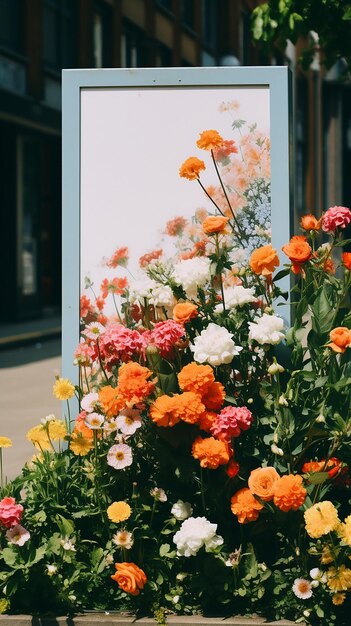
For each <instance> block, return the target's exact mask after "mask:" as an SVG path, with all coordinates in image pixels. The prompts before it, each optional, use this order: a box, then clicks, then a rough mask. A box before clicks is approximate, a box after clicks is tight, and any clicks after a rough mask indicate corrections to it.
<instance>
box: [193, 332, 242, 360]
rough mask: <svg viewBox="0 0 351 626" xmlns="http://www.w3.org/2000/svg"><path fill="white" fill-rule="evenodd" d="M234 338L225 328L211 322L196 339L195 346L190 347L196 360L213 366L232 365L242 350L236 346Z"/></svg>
mask: <svg viewBox="0 0 351 626" xmlns="http://www.w3.org/2000/svg"><path fill="white" fill-rule="evenodd" d="M232 337H233V335H232V334H231V333H229V332H228V331H227V329H226V328H224V326H218V324H213V323H212V322H211V324H209V325H208V326H207V328H205V330H203V331H202V332H201V333H200V335H199V336H198V337H195V339H194V344H190V346H189V347H190V350H191V351H192V352H193V353H194V360H195V361H197V362H198V363H209V364H210V365H213V366H217V365H221V364H222V363H231V362H232V360H233V358H234V357H235V356H237V355H238V354H239V352H240V351H241V350H242V348H241V347H240V346H236V345H235V343H234V341H233V339H232Z"/></svg>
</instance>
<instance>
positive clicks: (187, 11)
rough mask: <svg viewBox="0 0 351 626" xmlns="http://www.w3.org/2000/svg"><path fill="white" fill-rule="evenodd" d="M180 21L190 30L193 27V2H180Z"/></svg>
mask: <svg viewBox="0 0 351 626" xmlns="http://www.w3.org/2000/svg"><path fill="white" fill-rule="evenodd" d="M181 21H182V23H183V24H184V26H188V28H191V29H192V30H193V29H194V27H195V4H194V0H182V4H181Z"/></svg>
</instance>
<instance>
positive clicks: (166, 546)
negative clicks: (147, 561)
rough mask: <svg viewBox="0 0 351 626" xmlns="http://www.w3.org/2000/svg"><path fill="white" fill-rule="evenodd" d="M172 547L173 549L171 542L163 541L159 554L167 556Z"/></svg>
mask: <svg viewBox="0 0 351 626" xmlns="http://www.w3.org/2000/svg"><path fill="white" fill-rule="evenodd" d="M170 549H171V546H170V545H169V543H163V544H162V546H160V550H159V555H160V556H166V554H168V552H169V551H170Z"/></svg>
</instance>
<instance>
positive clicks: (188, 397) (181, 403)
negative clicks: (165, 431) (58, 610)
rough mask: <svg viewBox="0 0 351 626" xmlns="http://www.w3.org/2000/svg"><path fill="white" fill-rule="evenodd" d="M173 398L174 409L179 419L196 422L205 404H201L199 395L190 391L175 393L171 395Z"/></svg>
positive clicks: (189, 422) (191, 422) (190, 422)
mask: <svg viewBox="0 0 351 626" xmlns="http://www.w3.org/2000/svg"><path fill="white" fill-rule="evenodd" d="M173 399H175V402H176V411H177V413H178V415H179V417H180V419H181V420H182V421H183V422H187V423H188V424H196V423H197V422H198V421H199V419H200V417H201V415H202V413H203V412H204V411H205V405H204V404H202V402H201V398H200V396H198V395H197V394H196V393H193V392H192V391H185V392H184V393H182V394H179V395H178V394H177V395H175V396H173Z"/></svg>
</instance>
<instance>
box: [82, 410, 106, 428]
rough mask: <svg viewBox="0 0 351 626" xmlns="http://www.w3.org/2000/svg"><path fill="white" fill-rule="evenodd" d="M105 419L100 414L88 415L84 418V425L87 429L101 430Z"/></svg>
mask: <svg viewBox="0 0 351 626" xmlns="http://www.w3.org/2000/svg"><path fill="white" fill-rule="evenodd" d="M104 421H105V418H104V416H103V415H100V413H88V415H87V416H86V418H85V423H86V425H87V426H89V428H92V429H93V430H94V429H96V428H102V427H103V425H104Z"/></svg>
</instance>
